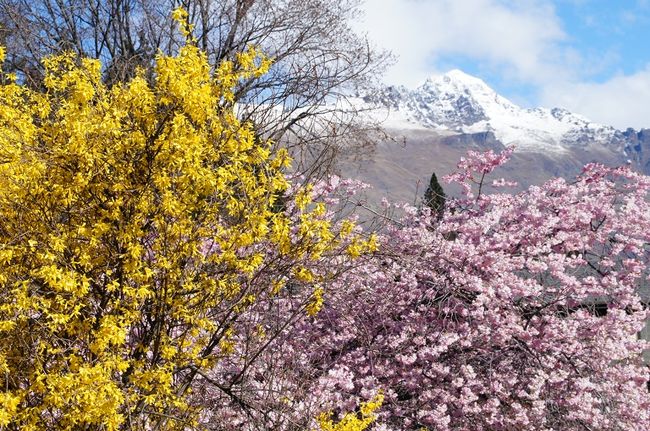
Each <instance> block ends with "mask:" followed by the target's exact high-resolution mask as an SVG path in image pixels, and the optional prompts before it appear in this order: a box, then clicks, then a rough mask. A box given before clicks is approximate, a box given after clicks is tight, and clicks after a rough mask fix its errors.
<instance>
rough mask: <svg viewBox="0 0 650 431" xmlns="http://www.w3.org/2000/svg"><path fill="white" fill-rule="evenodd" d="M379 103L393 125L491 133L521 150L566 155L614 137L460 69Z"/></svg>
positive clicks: (398, 90)
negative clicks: (530, 104)
mask: <svg viewBox="0 0 650 431" xmlns="http://www.w3.org/2000/svg"><path fill="white" fill-rule="evenodd" d="M376 101H377V102H379V103H380V104H382V105H384V106H385V107H387V108H389V109H390V110H391V112H390V114H389V117H392V119H393V121H392V123H393V124H409V126H410V127H411V128H412V127H423V128H427V129H434V130H448V131H454V132H459V133H480V132H492V133H494V135H495V137H496V138H497V139H498V140H499V141H501V142H502V143H503V144H504V145H515V146H516V147H518V148H519V149H520V150H523V151H534V152H539V151H542V152H548V151H550V152H554V153H562V152H565V151H567V146H568V145H575V144H585V143H589V142H596V143H598V142H601V143H603V142H606V141H609V140H611V138H612V136H613V135H614V133H615V132H616V130H615V129H614V128H612V127H606V126H601V125H599V124H595V123H592V122H590V121H589V120H587V119H586V118H584V117H582V116H580V115H576V114H572V113H571V112H569V111H567V110H565V109H561V108H554V109H547V108H534V109H525V108H522V107H520V106H517V105H516V104H514V103H513V102H511V101H510V100H508V99H506V98H505V97H503V96H500V95H499V94H497V92H496V91H494V90H493V89H492V88H491V87H490V86H488V85H487V84H486V83H485V82H484V81H483V80H481V79H479V78H477V77H474V76H471V75H468V74H466V73H465V72H463V71H461V70H458V69H454V70H450V71H449V72H447V73H445V74H443V75H436V76H432V77H430V78H428V79H426V81H424V83H423V84H422V85H421V86H420V87H418V88H417V89H415V90H408V89H406V88H404V87H389V88H388V89H387V90H386V91H385V92H384V93H383V94H382V95H380V96H379V97H378V100H376Z"/></svg>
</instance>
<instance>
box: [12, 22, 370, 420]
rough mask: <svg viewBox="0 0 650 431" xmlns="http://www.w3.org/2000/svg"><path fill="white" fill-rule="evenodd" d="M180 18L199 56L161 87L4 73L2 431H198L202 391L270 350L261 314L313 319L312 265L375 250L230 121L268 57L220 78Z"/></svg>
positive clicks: (162, 75) (181, 58)
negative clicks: (249, 342)
mask: <svg viewBox="0 0 650 431" xmlns="http://www.w3.org/2000/svg"><path fill="white" fill-rule="evenodd" d="M175 17H176V18H177V19H178V20H179V21H180V22H181V24H183V32H184V33H185V34H186V36H187V37H188V44H187V45H186V46H184V47H183V48H182V49H181V50H180V52H179V53H178V55H176V56H173V57H170V56H164V55H160V56H159V57H158V59H157V62H156V68H155V73H154V75H153V79H152V80H148V79H146V78H145V73H144V72H142V73H140V74H138V76H136V77H135V78H134V79H132V80H131V81H129V82H125V83H120V84H116V85H114V86H112V87H107V86H106V85H105V84H103V83H102V80H101V76H100V75H101V73H100V70H101V65H100V63H99V62H98V61H96V60H89V59H78V58H76V57H75V56H74V55H71V54H64V55H60V56H56V57H52V58H49V59H46V60H45V62H44V64H45V67H46V70H47V74H46V77H45V80H44V85H45V89H44V90H43V91H42V92H41V91H37V90H31V89H29V88H27V87H25V86H23V85H20V84H19V83H17V82H16V81H15V78H14V77H12V76H3V83H2V85H0V334H1V336H2V339H3V342H2V343H0V371H1V374H2V376H3V377H2V384H1V385H0V400H1V401H2V402H1V403H0V428H2V429H12V430H17V429H21V430H48V429H52V430H54V429H61V430H72V429H101V430H116V429H142V430H145V429H187V428H191V427H192V426H194V424H195V421H196V418H197V417H198V414H199V409H198V406H196V405H193V404H189V403H188V402H187V397H188V394H189V390H190V389H191V385H192V382H193V381H194V380H195V379H196V378H197V376H200V375H202V374H203V373H204V372H205V371H206V370H209V369H212V368H213V367H214V366H215V364H217V363H219V362H220V361H225V359H224V358H227V357H228V356H229V355H232V354H234V352H235V351H236V343H237V340H238V339H239V337H243V336H245V337H249V338H250V339H254V338H255V336H256V334H259V337H258V338H260V339H262V338H263V336H262V335H261V334H262V332H263V331H262V329H263V328H261V327H259V328H258V326H257V325H255V326H250V325H249V323H251V324H252V322H249V321H247V320H246V317H245V316H246V312H247V310H248V309H249V308H251V307H253V306H255V305H256V304H258V303H259V304H260V305H259V307H262V308H263V307H264V306H265V304H269V303H272V302H273V298H274V297H275V296H277V295H278V294H279V293H280V292H282V290H283V289H284V288H285V287H284V286H287V285H290V284H299V285H300V287H301V292H302V295H303V296H305V297H306V299H305V301H304V302H303V303H301V305H300V306H299V307H298V310H299V312H301V313H305V314H311V315H315V314H316V313H317V312H318V310H319V309H320V308H321V306H322V287H321V284H322V282H323V281H324V280H325V279H326V278H327V277H330V276H331V273H333V272H335V268H333V267H328V268H324V269H323V270H321V271H320V272H319V273H315V272H314V271H312V270H311V269H310V268H309V264H310V263H311V262H319V261H321V259H322V257H323V256H325V255H327V254H328V253H330V252H331V251H332V250H339V249H340V250H341V251H340V252H337V253H336V254H337V255H340V254H343V255H344V256H346V254H345V253H343V250H346V249H347V248H349V247H352V246H356V247H360V248H361V249H362V250H363V249H366V248H372V247H373V246H372V242H367V241H365V240H364V239H362V238H360V237H358V235H356V234H353V233H352V232H351V228H350V227H349V226H348V225H345V229H344V231H340V229H338V228H335V227H334V226H333V224H332V223H331V222H330V221H329V220H328V219H326V218H325V217H324V214H325V211H326V207H325V205H324V204H318V205H317V204H314V205H312V204H311V191H310V186H304V187H303V186H296V185H292V184H291V182H290V181H289V180H288V179H287V178H286V176H285V172H284V170H285V168H286V166H287V165H288V163H289V160H288V157H287V156H286V153H285V152H283V151H282V150H279V151H277V152H274V151H273V150H272V147H271V144H270V143H268V142H265V141H264V140H262V139H259V138H258V137H256V136H255V133H254V131H253V129H252V127H251V126H250V125H249V124H242V123H240V122H239V121H238V120H237V118H236V116H235V114H234V112H233V110H232V108H228V106H231V103H230V102H231V101H232V97H233V93H232V92H233V87H234V86H235V84H236V83H237V82H239V80H241V79H244V78H246V79H248V78H252V77H255V76H259V75H261V74H263V73H264V72H265V70H266V68H267V67H268V64H269V61H268V60H267V59H265V58H264V57H262V56H260V55H259V54H258V53H257V52H256V51H255V49H253V48H251V49H249V50H248V51H246V52H243V53H241V54H240V55H238V57H237V58H238V61H237V62H229V61H226V62H223V63H221V64H219V65H217V66H216V67H215V68H214V70H212V67H211V66H210V65H209V64H208V62H207V59H206V56H205V54H204V53H203V52H201V51H200V50H199V49H198V48H197V47H196V46H195V45H194V44H193V40H192V37H191V28H190V27H189V26H188V25H187V23H186V21H184V18H185V17H186V13H184V12H183V11H182V10H179V11H178V12H176V13H175ZM289 189H292V190H293V193H292V194H291V196H286V197H285V198H284V199H285V200H286V205H287V207H288V208H290V210H288V211H286V212H285V211H281V210H278V208H277V207H278V199H279V198H280V197H281V196H283V195H286V194H287V190H289ZM355 244H356V245H355ZM343 260H345V259H343ZM240 319H241V323H240ZM292 321H293V320H291V319H289V320H288V321H286V322H283V323H278V325H280V326H281V325H290V324H291V322H292ZM243 330H251V331H252V332H251V333H250V334H244V335H242V334H241V333H240V331H243Z"/></svg>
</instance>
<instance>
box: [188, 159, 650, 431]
mask: <svg viewBox="0 0 650 431" xmlns="http://www.w3.org/2000/svg"><path fill="white" fill-rule="evenodd" d="M510 151H511V150H509V151H506V152H504V153H501V154H494V153H492V152H487V153H472V152H470V153H469V154H468V156H467V157H466V158H465V159H463V160H461V162H460V163H459V165H458V170H457V171H456V172H455V173H454V174H452V175H450V176H448V177H447V178H446V180H447V181H448V182H455V183H457V184H459V185H460V186H461V188H462V190H463V197H462V198H460V199H456V200H452V201H449V202H448V204H447V208H446V210H445V213H444V216H443V217H442V218H441V219H440V220H438V218H437V217H435V216H433V217H432V216H431V215H430V214H427V212H426V210H418V209H417V208H414V207H410V206H408V205H392V207H398V208H399V209H400V210H401V211H403V213H404V216H403V217H401V218H400V219H399V220H396V221H395V222H394V223H392V224H390V225H389V226H388V227H387V228H386V229H385V231H384V232H383V233H382V236H381V241H380V242H381V244H380V250H379V251H378V252H376V253H374V254H372V255H363V256H360V257H359V258H358V259H356V260H355V261H354V262H355V263H354V264H348V265H347V266H346V267H345V270H344V271H340V272H339V273H337V276H336V277H334V278H331V279H329V280H328V281H327V283H326V289H325V293H324V307H323V309H322V310H321V311H320V312H319V313H318V314H317V315H315V316H305V315H304V314H301V315H300V316H301V317H299V318H296V319H295V320H294V321H292V324H291V325H289V326H287V327H285V328H283V329H282V330H281V331H277V334H278V335H277V336H276V337H275V338H274V340H273V341H272V342H271V343H269V344H268V345H267V346H266V348H265V350H264V352H263V353H262V354H260V355H259V356H258V357H257V358H256V361H255V363H254V364H252V365H250V366H249V367H248V368H247V370H246V372H245V373H241V371H240V372H239V375H238V376H239V377H238V378H239V380H238V381H237V384H235V385H233V386H232V388H235V389H236V390H238V391H240V392H239V393H240V394H245V396H244V398H241V399H240V400H237V399H236V398H233V397H228V396H225V397H224V396H223V391H221V393H220V392H219V391H214V390H213V389H210V388H209V386H204V387H203V392H201V393H202V396H204V397H205V398H203V400H204V401H205V400H210V399H212V402H216V401H217V400H220V402H222V403H221V404H218V405H215V404H213V405H214V406H215V407H214V408H213V409H212V414H213V416H212V419H211V421H208V422H209V423H210V424H211V427H212V429H228V428H227V427H226V426H225V425H223V424H224V423H225V422H224V421H223V418H224V415H226V413H227V414H228V415H230V416H231V418H230V419H231V420H232V422H231V423H234V424H236V426H238V427H239V429H257V428H260V427H261V428H265V427H269V426H273V427H275V428H276V429H301V428H300V427H303V428H302V429H304V427H309V426H310V423H309V418H310V417H313V416H314V414H315V413H317V412H319V411H323V410H332V411H333V412H334V413H335V415H336V414H342V413H344V412H346V411H350V410H354V409H355V407H356V406H357V405H358V403H359V401H360V400H364V399H369V398H371V397H372V396H373V395H374V394H375V393H376V392H377V391H379V390H381V391H382V392H383V394H384V396H385V401H384V405H383V406H382V409H381V413H380V420H379V421H378V422H377V424H376V425H375V429H382V430H416V429H421V428H427V429H430V430H522V429H526V430H560V429H562V430H640V429H650V409H649V408H650V396H649V394H648V389H647V386H646V382H647V380H648V370H647V367H646V366H645V365H644V364H643V362H642V359H641V352H642V351H643V350H644V349H646V348H648V345H647V343H646V342H645V341H643V340H640V339H638V337H637V334H638V332H639V331H640V330H641V328H642V327H643V325H644V322H645V321H646V319H647V318H648V317H649V316H648V312H647V310H646V305H645V297H644V289H645V288H646V286H647V284H648V277H649V273H650V271H649V266H648V263H649V262H648V259H649V257H650V251H649V248H648V244H649V243H650V207H649V205H648V191H649V190H650V178H648V177H645V176H641V175H639V174H636V173H634V172H632V171H630V170H628V169H627V168H607V167H604V166H601V165H597V164H590V165H587V166H585V168H584V170H583V172H582V173H581V174H580V175H578V176H577V178H576V179H575V180H573V181H571V182H569V181H566V180H564V179H561V178H556V179H552V180H550V181H548V182H546V183H544V184H543V185H540V186H534V187H531V188H529V189H528V190H526V191H524V192H521V193H518V194H511V193H505V192H503V193H502V192H490V193H487V192H486V187H485V186H486V184H488V182H487V177H488V176H489V174H490V173H491V172H492V171H493V170H494V169H495V168H496V167H497V166H499V165H501V164H502V163H504V162H505V161H506V160H507V158H508V155H509V152H510ZM508 184H509V182H508V181H505V180H496V181H494V182H493V185H494V186H497V187H499V186H507V185H508ZM330 258H331V259H334V260H331V261H329V262H328V261H321V262H314V263H313V264H314V265H317V264H318V265H325V266H327V267H331V266H332V265H333V262H336V257H335V256H331V257H330ZM296 298H299V295H298V296H296V297H293V299H292V297H291V296H290V295H287V296H285V297H284V298H281V299H279V300H278V302H276V303H275V305H274V307H276V308H273V309H272V310H273V311H272V312H271V313H268V312H267V311H265V310H257V311H256V312H255V314H254V316H256V317H255V318H256V319H261V320H260V322H261V324H262V325H263V326H264V327H272V326H273V325H274V322H276V321H277V320H276V319H277V316H285V315H286V314H287V313H292V312H293V311H292V310H294V308H292V307H295V302H292V301H295V300H296ZM303 300H304V298H303ZM292 304H294V305H292ZM269 310H271V308H269ZM245 332H246V333H248V331H245ZM242 345H245V340H242ZM243 356H245V355H242V357H243ZM229 366H230V367H235V368H236V369H238V370H241V365H236V364H234V363H232V362H231V363H228V364H225V363H224V364H221V365H220V366H218V367H217V369H215V371H214V372H215V375H224V373H226V369H227V368H228V367H229ZM220 367H221V368H220ZM238 367H239V368H238ZM232 388H231V390H232ZM262 388H263V389H262ZM211 394H212V395H211ZM215 394H220V395H219V396H218V397H216V398H215ZM226 395H227V394H226ZM211 396H212V398H210V397H211ZM224 400H229V401H228V403H227V404H224V403H223V401H224ZM242 400H245V403H246V404H247V405H244V404H243V403H242V402H241V401H242ZM224 406H225V407H224ZM217 424H219V425H217ZM233 429H234V428H233Z"/></svg>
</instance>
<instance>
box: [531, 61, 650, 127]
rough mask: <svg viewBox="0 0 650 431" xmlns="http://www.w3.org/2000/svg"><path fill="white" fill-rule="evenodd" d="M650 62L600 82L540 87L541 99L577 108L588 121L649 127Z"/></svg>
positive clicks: (553, 104) (544, 101) (552, 104)
mask: <svg viewBox="0 0 650 431" xmlns="http://www.w3.org/2000/svg"><path fill="white" fill-rule="evenodd" d="M649 100H650V64H648V65H646V67H645V69H644V70H642V71H639V72H637V73H634V74H631V75H618V76H615V77H613V78H611V79H609V80H607V81H605V82H602V83H574V84H571V83H564V84H558V85H554V86H548V87H546V88H544V90H543V95H542V102H543V103H544V104H545V105H547V106H562V107H565V108H567V109H569V110H571V111H573V112H578V113H580V114H582V115H584V116H586V117H587V118H589V119H590V120H592V121H595V122H599V123H602V124H607V125H612V126H614V127H616V128H619V129H625V128H627V127H634V128H636V129H640V128H650V103H648V101H649Z"/></svg>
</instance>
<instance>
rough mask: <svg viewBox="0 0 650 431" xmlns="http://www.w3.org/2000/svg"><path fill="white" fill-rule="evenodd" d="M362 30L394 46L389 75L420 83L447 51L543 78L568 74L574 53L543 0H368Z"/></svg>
mask: <svg viewBox="0 0 650 431" xmlns="http://www.w3.org/2000/svg"><path fill="white" fill-rule="evenodd" d="M365 11H366V17H365V22H364V23H363V24H362V25H361V30H362V31H366V32H367V33H368V36H369V38H370V39H371V40H373V41H375V42H376V44H377V45H379V46H381V47H385V48H388V49H390V50H392V51H393V52H394V53H395V54H396V55H397V56H398V58H399V60H398V63H397V64H396V65H395V66H394V67H393V68H392V69H391V70H390V71H389V72H388V73H387V76H386V81H387V82H390V83H400V84H405V85H411V86H412V85H414V84H417V83H419V82H420V81H422V80H423V79H424V78H425V77H427V76H429V75H431V74H433V73H436V72H438V71H437V70H436V69H435V66H432V65H435V64H436V60H437V59H438V58H439V57H440V56H441V55H445V54H446V55H460V56H466V57H470V58H472V59H476V60H478V61H482V62H484V63H486V64H489V65H490V67H496V68H498V69H499V70H503V71H504V72H505V73H508V75H509V76H510V77H512V78H514V79H517V80H521V81H522V82H527V83H541V82H544V81H546V80H548V79H549V78H553V79H557V78H559V77H560V76H566V75H567V72H568V69H566V68H565V67H563V66H564V64H565V63H566V62H567V61H572V60H571V59H572V57H574V53H572V52H571V51H570V50H567V49H563V48H562V47H561V44H562V41H564V40H565V38H566V35H565V33H564V31H563V30H562V27H561V24H560V21H559V19H558V18H557V16H556V15H555V12H554V9H553V7H552V4H551V3H550V2H549V1H543V0H519V1H500V0H463V1H458V0H381V1H378V0H366V4H365Z"/></svg>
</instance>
